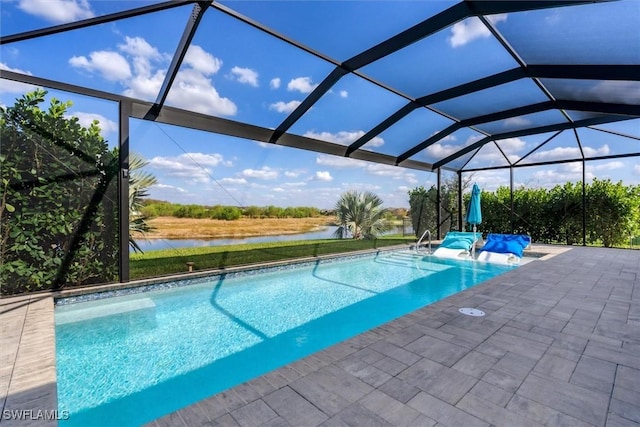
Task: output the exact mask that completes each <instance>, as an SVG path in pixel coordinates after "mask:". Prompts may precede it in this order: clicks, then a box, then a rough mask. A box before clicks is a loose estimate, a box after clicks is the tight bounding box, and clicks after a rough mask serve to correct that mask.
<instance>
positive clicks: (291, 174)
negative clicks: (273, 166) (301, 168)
mask: <svg viewBox="0 0 640 427" xmlns="http://www.w3.org/2000/svg"><path fill="white" fill-rule="evenodd" d="M284 176H286V177H287V178H297V177H299V176H300V172H298V171H285V173H284Z"/></svg>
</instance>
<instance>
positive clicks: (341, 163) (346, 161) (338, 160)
mask: <svg viewBox="0 0 640 427" xmlns="http://www.w3.org/2000/svg"><path fill="white" fill-rule="evenodd" d="M316 163H317V164H319V165H323V166H331V167H334V168H341V169H342V168H344V169H354V168H364V167H366V166H367V162H365V161H364V160H358V159H352V158H350V157H338V156H330V155H328V154H323V155H320V156H318V157H316Z"/></svg>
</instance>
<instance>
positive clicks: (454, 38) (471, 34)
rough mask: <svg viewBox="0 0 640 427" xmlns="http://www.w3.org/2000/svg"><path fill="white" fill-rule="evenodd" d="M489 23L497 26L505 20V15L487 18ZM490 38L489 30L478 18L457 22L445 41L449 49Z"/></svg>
mask: <svg viewBox="0 0 640 427" xmlns="http://www.w3.org/2000/svg"><path fill="white" fill-rule="evenodd" d="M488 20H489V22H491V23H492V24H497V23H498V22H501V21H506V20H507V14H504V13H502V14H497V15H491V16H489V17H488ZM489 36H491V32H490V31H489V29H488V28H487V27H486V26H485V25H484V24H483V23H482V21H481V20H480V19H479V18H476V17H475V16H474V17H471V18H468V19H465V20H464V21H461V22H457V23H455V24H454V25H453V26H452V27H451V36H450V37H449V38H448V39H447V41H448V42H449V45H450V46H451V47H459V46H464V45H465V44H467V43H470V42H472V41H473V40H476V39H479V38H487V37H489Z"/></svg>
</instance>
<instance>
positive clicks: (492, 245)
mask: <svg viewBox="0 0 640 427" xmlns="http://www.w3.org/2000/svg"><path fill="white" fill-rule="evenodd" d="M530 244H531V237H529V236H527V235H524V234H495V233H490V234H488V235H487V240H486V242H485V244H484V246H482V248H480V253H479V254H478V261H484V262H490V263H495V264H518V263H519V262H520V259H521V258H522V254H523V252H524V250H525V249H526V248H527V247H528V246H529V245H530Z"/></svg>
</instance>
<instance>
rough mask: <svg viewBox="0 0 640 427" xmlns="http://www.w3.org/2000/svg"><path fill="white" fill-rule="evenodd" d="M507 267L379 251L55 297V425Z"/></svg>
mask: <svg viewBox="0 0 640 427" xmlns="http://www.w3.org/2000/svg"><path fill="white" fill-rule="evenodd" d="M512 268H513V267H506V266H500V265H490V264H484V263H477V262H471V261H457V260H440V259H434V258H432V257H431V256H424V255H417V254H415V253H414V252H410V251H405V252H398V251H396V252H380V253H378V254H375V255H369V256H361V257H349V258H348V259H343V260H331V261H318V262H315V263H308V264H305V265H297V266H293V267H290V268H286V269H282V268H278V269H273V270H268V271H266V272H262V273H260V274H253V273H246V274H238V275H234V276H233V277H232V276H231V275H220V276H214V277H210V278H204V279H198V280H197V281H196V282H198V283H193V284H190V285H189V286H179V285H180V283H175V284H174V285H175V286H174V287H172V286H164V289H158V290H153V291H149V292H143V293H136V294H132V295H125V296H119V297H114V298H105V299H98V300H94V301H87V302H82V303H75V304H67V303H68V302H69V300H59V301H57V305H56V314H55V316H56V363H57V375H58V402H59V410H66V411H69V413H70V415H71V416H70V417H69V419H68V420H64V421H61V422H60V425H61V426H76V425H77V426H81V425H82V426H86V425H119V426H126V425H140V424H143V423H145V422H148V421H151V420H153V419H156V418H158V417H161V416H163V415H165V414H167V413H170V412H173V411H175V410H177V409H180V408H182V407H185V406H187V405H189V404H191V403H194V402H196V401H198V400H201V399H204V398H206V397H208V396H211V395H213V394H215V393H218V392H220V391H223V390H225V389H227V388H230V387H232V386H234V385H237V384H240V383H242V382H244V381H247V380H249V379H251V378H254V377H256V376H259V375H261V374H264V373H267V372H269V371H271V370H273V369H276V368H278V367H280V366H283V365H286V364H288V363H291V362H293V361H295V360H297V359H300V358H302V357H304V356H307V355H309V354H311V353H314V352H316V351H319V350H321V349H323V348H326V347H328V346H330V345H333V344H335V343H338V342H340V341H343V340H345V339H347V338H350V337H352V336H354V335H357V334H359V333H362V332H364V331H366V330H368V329H371V328H374V327H376V326H378V325H380V324H383V323H386V322H388V321H390V320H392V319H394V318H397V317H399V316H402V315H404V314H407V313H409V312H411V311H413V310H416V309H418V308H420V307H423V306H425V305H427V304H430V303H433V302H435V301H438V300H440V299H442V298H445V297H447V296H449V295H452V294H454V293H457V292H459V291H461V290H464V289H466V288H469V287H472V286H474V285H476V284H478V283H480V282H482V281H484V280H487V279H489V278H492V277H495V276H496V275H499V274H501V273H503V272H505V271H507V270H510V269H512Z"/></svg>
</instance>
